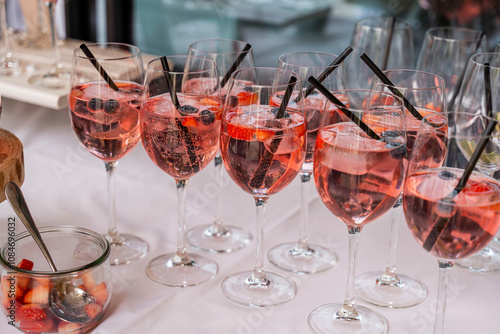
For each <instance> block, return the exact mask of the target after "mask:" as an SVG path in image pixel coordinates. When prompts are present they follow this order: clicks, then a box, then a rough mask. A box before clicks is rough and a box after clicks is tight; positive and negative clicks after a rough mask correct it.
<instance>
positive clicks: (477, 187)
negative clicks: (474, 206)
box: [464, 180, 494, 195]
mask: <svg viewBox="0 0 500 334" xmlns="http://www.w3.org/2000/svg"><path fill="white" fill-rule="evenodd" d="M493 191H494V189H493V187H492V186H491V185H489V184H488V183H486V182H477V181H475V180H468V181H467V185H466V186H465V188H464V192H465V193H467V194H468V195H474V194H477V195H484V194H483V193H485V192H493Z"/></svg>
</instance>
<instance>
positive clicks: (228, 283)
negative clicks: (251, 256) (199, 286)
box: [221, 271, 297, 307]
mask: <svg viewBox="0 0 500 334" xmlns="http://www.w3.org/2000/svg"><path fill="white" fill-rule="evenodd" d="M252 277H253V276H252V272H251V271H246V272H241V273H236V274H233V275H230V276H228V277H226V278H225V279H224V281H222V285H221V288H222V294H223V295H224V297H226V298H227V299H229V300H230V301H232V302H234V303H237V304H240V305H245V306H254V307H266V306H274V305H279V304H283V303H285V302H287V301H289V300H291V299H292V298H293V297H295V294H296V292H297V287H296V286H295V283H294V282H293V281H292V280H290V279H288V278H287V277H285V276H282V275H280V274H276V273H269V272H266V273H265V279H264V280H262V281H260V282H255V281H253V280H252Z"/></svg>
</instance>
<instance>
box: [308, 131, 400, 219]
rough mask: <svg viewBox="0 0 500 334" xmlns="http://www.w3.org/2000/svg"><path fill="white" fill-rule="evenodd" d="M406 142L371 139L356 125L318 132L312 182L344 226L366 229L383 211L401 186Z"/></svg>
mask: <svg viewBox="0 0 500 334" xmlns="http://www.w3.org/2000/svg"><path fill="white" fill-rule="evenodd" d="M404 154H405V141H404V138H403V137H401V136H396V137H393V138H391V140H390V143H387V142H384V141H381V140H380V141H379V140H374V139H371V138H369V137H368V136H367V135H366V134H365V133H364V132H362V130H361V129H360V128H359V127H358V126H357V125H356V124H354V123H347V122H344V123H336V124H333V125H330V126H327V127H325V128H323V129H322V130H320V133H319V135H318V140H317V142H316V151H315V154H314V179H315V183H316V187H317V189H318V192H319V195H320V196H321V199H322V200H323V203H325V205H326V206H327V207H328V209H329V210H330V211H331V212H332V213H333V214H334V215H335V216H337V217H338V218H339V219H340V220H342V221H343V222H344V223H346V224H347V225H364V224H367V223H369V222H371V221H373V220H375V219H376V218H378V217H380V216H381V215H382V214H384V213H385V212H387V210H389V209H390V208H391V207H392V206H393V205H394V203H395V202H396V200H397V198H398V196H399V194H400V193H401V190H402V188H403V184H402V183H403V177H404V163H403V156H404Z"/></svg>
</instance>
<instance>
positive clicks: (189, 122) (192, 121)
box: [182, 117, 198, 127]
mask: <svg viewBox="0 0 500 334" xmlns="http://www.w3.org/2000/svg"><path fill="white" fill-rule="evenodd" d="M182 125H184V126H193V127H197V126H198V122H196V117H184V119H183V120H182Z"/></svg>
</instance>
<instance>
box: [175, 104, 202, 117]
mask: <svg viewBox="0 0 500 334" xmlns="http://www.w3.org/2000/svg"><path fill="white" fill-rule="evenodd" d="M197 111H198V109H196V108H195V107H193V106H190V105H189V104H185V105H183V106H181V107H180V108H179V113H180V114H181V115H182V116H186V115H189V114H196V112H197Z"/></svg>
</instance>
